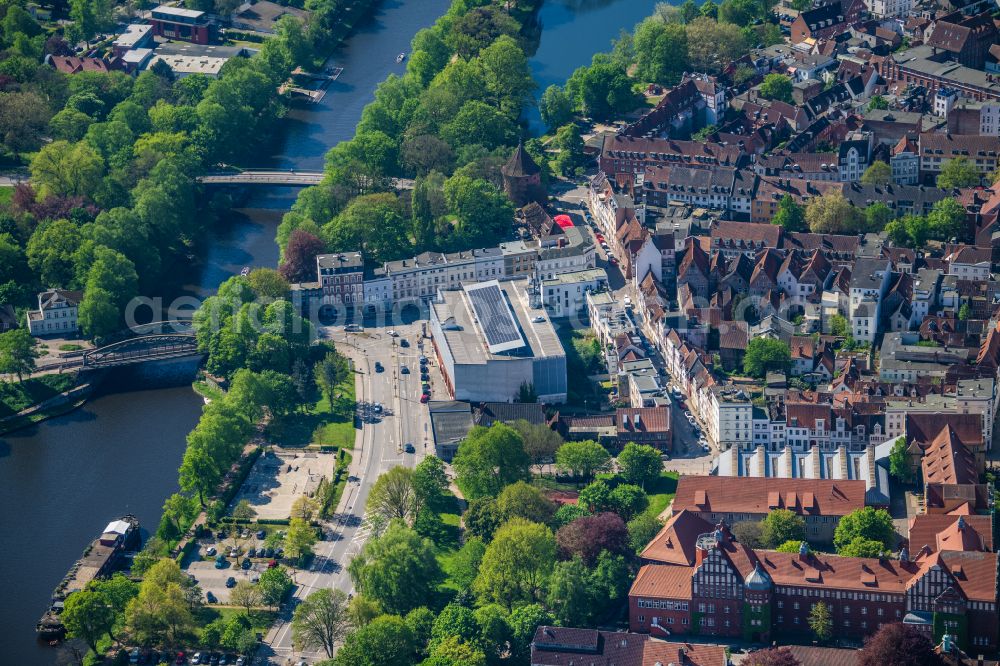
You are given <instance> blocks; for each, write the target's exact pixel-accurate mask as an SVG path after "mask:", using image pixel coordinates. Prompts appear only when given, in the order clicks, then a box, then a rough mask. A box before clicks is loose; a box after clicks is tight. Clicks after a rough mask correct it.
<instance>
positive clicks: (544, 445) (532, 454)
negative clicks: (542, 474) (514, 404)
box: [510, 419, 563, 465]
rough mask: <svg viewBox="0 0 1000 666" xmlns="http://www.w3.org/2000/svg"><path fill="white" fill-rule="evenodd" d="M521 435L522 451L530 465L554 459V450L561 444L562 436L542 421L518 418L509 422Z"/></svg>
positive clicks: (549, 461)
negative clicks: (530, 421) (535, 421)
mask: <svg viewBox="0 0 1000 666" xmlns="http://www.w3.org/2000/svg"><path fill="white" fill-rule="evenodd" d="M510 425H511V426H512V427H513V428H514V430H517V432H518V433H520V435H521V441H523V442H524V452H525V453H527V454H528V458H530V459H531V464H532V465H543V464H545V463H551V462H552V461H553V460H555V455H556V451H557V450H559V447H560V446H562V443H563V438H562V437H561V436H560V435H559V433H558V432H556V431H555V430H553V429H552V428H550V427H549V426H547V425H545V424H544V423H529V422H528V421H526V420H524V419H518V420H517V421H514V422H513V423H511V424H510Z"/></svg>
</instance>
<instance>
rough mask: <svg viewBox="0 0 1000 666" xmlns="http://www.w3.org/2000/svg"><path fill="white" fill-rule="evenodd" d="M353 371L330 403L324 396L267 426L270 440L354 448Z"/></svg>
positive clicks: (296, 445) (297, 445)
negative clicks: (305, 407)
mask: <svg viewBox="0 0 1000 666" xmlns="http://www.w3.org/2000/svg"><path fill="white" fill-rule="evenodd" d="M354 406H355V399H354V375H353V374H352V375H351V376H350V377H348V378H347V380H346V381H345V382H344V383H343V384H341V385H340V395H339V396H337V398H335V399H334V404H333V405H332V406H331V405H330V403H329V401H328V400H327V399H326V397H325V396H321V397H320V399H319V400H317V401H316V404H315V405H312V406H311V407H310V408H309V410H308V411H306V412H295V413H293V414H290V415H288V416H287V417H285V418H282V419H278V420H276V421H274V422H273V423H271V424H270V425H269V426H268V427H267V434H268V436H269V437H270V439H271V441H272V442H274V443H275V444H277V445H279V446H283V447H293V448H304V447H307V446H335V447H337V448H343V449H353V448H354V436H355V430H354Z"/></svg>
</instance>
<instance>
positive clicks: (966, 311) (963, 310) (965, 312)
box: [958, 303, 972, 321]
mask: <svg viewBox="0 0 1000 666" xmlns="http://www.w3.org/2000/svg"><path fill="white" fill-rule="evenodd" d="M971 316H972V308H970V307H969V304H968V303H962V307H960V308H959V309H958V319H959V320H960V321H968V319H969V317H971Z"/></svg>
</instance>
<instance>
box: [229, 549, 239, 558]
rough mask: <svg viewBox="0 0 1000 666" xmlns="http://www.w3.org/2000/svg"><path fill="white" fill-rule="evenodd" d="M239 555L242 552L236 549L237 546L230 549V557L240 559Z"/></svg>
mask: <svg viewBox="0 0 1000 666" xmlns="http://www.w3.org/2000/svg"><path fill="white" fill-rule="evenodd" d="M239 554H240V551H239V549H237V548H236V546H233V547H232V548H230V549H229V557H239Z"/></svg>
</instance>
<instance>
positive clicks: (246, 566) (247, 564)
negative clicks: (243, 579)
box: [240, 557, 253, 569]
mask: <svg viewBox="0 0 1000 666" xmlns="http://www.w3.org/2000/svg"><path fill="white" fill-rule="evenodd" d="M240 566H241V567H243V568H244V569H249V568H250V567H252V566H253V562H251V561H250V558H249V557H244V558H243V564H241V565H240Z"/></svg>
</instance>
